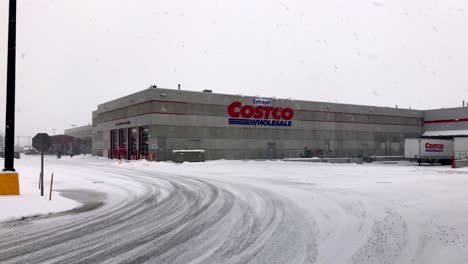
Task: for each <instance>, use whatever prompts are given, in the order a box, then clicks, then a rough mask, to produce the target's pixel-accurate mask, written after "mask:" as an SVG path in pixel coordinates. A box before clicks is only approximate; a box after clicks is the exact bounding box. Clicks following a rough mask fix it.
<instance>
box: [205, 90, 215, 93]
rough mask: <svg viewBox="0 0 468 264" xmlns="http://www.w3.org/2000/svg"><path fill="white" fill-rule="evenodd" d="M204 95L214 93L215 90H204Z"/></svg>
mask: <svg viewBox="0 0 468 264" xmlns="http://www.w3.org/2000/svg"><path fill="white" fill-rule="evenodd" d="M203 92H204V93H213V90H203Z"/></svg>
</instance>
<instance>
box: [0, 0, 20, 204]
mask: <svg viewBox="0 0 468 264" xmlns="http://www.w3.org/2000/svg"><path fill="white" fill-rule="evenodd" d="M15 78H16V0H10V5H9V21H8V59H7V89H6V90H7V94H6V118H5V168H4V169H3V172H2V173H0V195H19V180H18V173H17V172H15V168H14V154H15Z"/></svg>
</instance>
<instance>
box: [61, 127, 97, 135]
mask: <svg viewBox="0 0 468 264" xmlns="http://www.w3.org/2000/svg"><path fill="white" fill-rule="evenodd" d="M64 134H65V135H68V136H72V137H76V138H84V137H92V136H93V126H92V125H86V126H80V127H75V128H70V129H65V133H64Z"/></svg>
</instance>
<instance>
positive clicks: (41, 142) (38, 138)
mask: <svg viewBox="0 0 468 264" xmlns="http://www.w3.org/2000/svg"><path fill="white" fill-rule="evenodd" d="M32 145H33V147H34V148H35V149H36V150H37V151H41V150H42V146H44V151H47V150H48V149H49V148H50V146H52V142H51V140H50V137H49V135H48V134H47V133H38V134H37V135H35V136H34V137H33V140H32Z"/></svg>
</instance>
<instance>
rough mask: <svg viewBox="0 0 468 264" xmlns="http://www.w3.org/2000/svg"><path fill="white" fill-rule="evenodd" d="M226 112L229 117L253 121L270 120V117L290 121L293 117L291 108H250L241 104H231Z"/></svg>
mask: <svg viewBox="0 0 468 264" xmlns="http://www.w3.org/2000/svg"><path fill="white" fill-rule="evenodd" d="M227 112H228V114H229V116H230V117H236V118H238V117H243V118H252V117H253V118H255V119H270V115H271V117H272V118H273V119H276V120H280V119H283V120H291V119H292V118H293V117H294V110H292V109H291V108H288V107H286V108H281V107H274V108H273V107H271V106H251V105H244V106H243V105H242V103H241V102H233V103H231V104H230V105H229V106H228V109H227Z"/></svg>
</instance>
